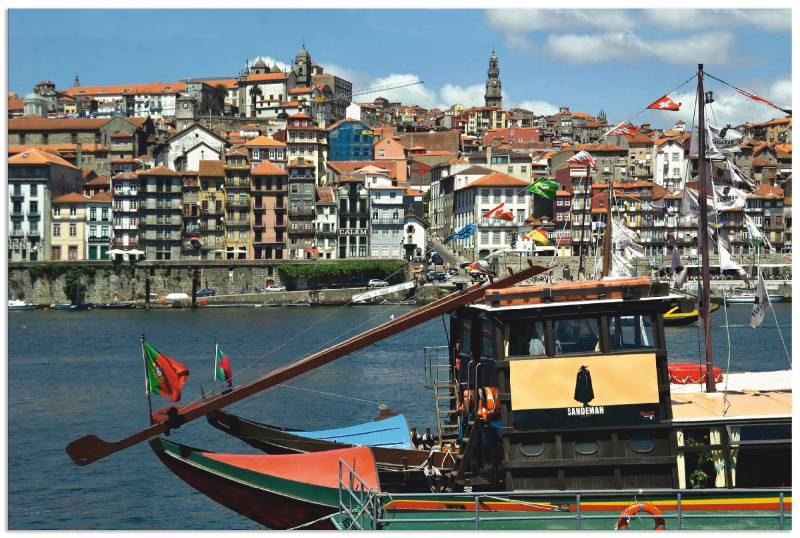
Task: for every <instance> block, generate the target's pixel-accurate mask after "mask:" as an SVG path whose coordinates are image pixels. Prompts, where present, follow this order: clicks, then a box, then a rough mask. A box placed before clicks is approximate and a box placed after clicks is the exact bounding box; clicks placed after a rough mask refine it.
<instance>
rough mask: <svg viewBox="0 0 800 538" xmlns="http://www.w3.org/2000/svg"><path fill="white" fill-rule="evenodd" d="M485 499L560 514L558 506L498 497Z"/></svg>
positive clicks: (490, 496)
mask: <svg viewBox="0 0 800 538" xmlns="http://www.w3.org/2000/svg"><path fill="white" fill-rule="evenodd" d="M485 497H486V498H487V499H494V500H495V501H501V502H510V503H516V504H521V505H523V506H530V507H532V508H541V509H542V510H544V511H548V512H558V511H559V508H558V506H554V505H552V504H539V503H533V502H530V501H520V500H515V499H512V498H510V497H499V496H497V495H486V496H485Z"/></svg>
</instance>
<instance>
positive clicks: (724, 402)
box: [706, 299, 731, 417]
mask: <svg viewBox="0 0 800 538" xmlns="http://www.w3.org/2000/svg"><path fill="white" fill-rule="evenodd" d="M722 309H723V310H724V311H725V336H726V337H727V338H728V363H727V365H726V366H725V389H724V390H723V391H722V416H723V417H724V416H725V415H726V414H727V413H728V409H730V407H731V402H730V401H728V381H729V380H730V373H731V330H730V327H729V325H728V301H726V300H725V299H723V300H722ZM709 317H710V316H709ZM709 321H710V320H709ZM706 375H707V376H708V375H709V372H708V371H706ZM710 375H714V372H713V370H712V371H711V373H710Z"/></svg>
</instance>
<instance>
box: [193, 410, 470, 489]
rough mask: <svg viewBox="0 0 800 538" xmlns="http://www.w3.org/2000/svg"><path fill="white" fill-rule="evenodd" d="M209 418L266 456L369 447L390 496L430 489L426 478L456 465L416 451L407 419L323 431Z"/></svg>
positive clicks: (218, 414)
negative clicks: (399, 492)
mask: <svg viewBox="0 0 800 538" xmlns="http://www.w3.org/2000/svg"><path fill="white" fill-rule="evenodd" d="M206 419H207V420H208V422H209V424H211V425H212V426H214V427H215V428H217V429H219V430H222V431H223V432H225V433H227V434H229V435H233V436H234V437H238V438H239V439H241V440H242V441H244V442H245V443H247V444H249V445H250V446H252V447H255V448H257V449H259V450H263V451H264V452H266V453H267V454H302V453H310V452H320V451H328V450H334V449H339V448H343V447H353V446H368V447H370V448H372V451H373V454H374V456H375V461H376V465H377V467H378V472H379V474H380V476H381V483H382V484H383V485H384V488H385V489H386V490H387V491H415V490H416V491H419V488H420V487H422V488H425V489H428V488H429V487H430V486H431V484H430V483H429V480H428V478H427V476H428V474H430V473H434V474H437V473H438V475H441V474H445V473H447V472H449V471H452V470H453V468H454V467H455V465H456V458H455V454H453V453H450V452H443V451H439V450H435V451H432V450H416V449H414V447H413V445H412V444H411V439H410V437H409V434H408V423H407V422H406V419H405V417H404V416H403V415H397V416H394V417H390V418H387V419H384V420H379V421H373V422H368V423H365V424H357V425H354V426H348V427H344V428H336V429H331V430H321V431H299V430H287V429H284V428H279V427H276V426H270V425H268V424H262V423H260V422H255V421H252V420H248V419H244V418H241V417H237V416H236V415H232V414H230V413H227V412H225V411H215V412H214V413H211V414H209V415H207V416H206ZM434 468H435V470H434ZM434 485H435V484H434Z"/></svg>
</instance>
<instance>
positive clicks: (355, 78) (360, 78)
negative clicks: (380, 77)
mask: <svg viewBox="0 0 800 538" xmlns="http://www.w3.org/2000/svg"><path fill="white" fill-rule="evenodd" d="M320 65H321V66H322V67H323V69H324V70H325V72H326V73H331V74H333V75H336V76H337V77H341V78H343V79H345V80H346V81H348V82H350V83H352V84H353V91H358V90H366V89H368V88H367V85H368V84H369V81H370V76H369V75H367V74H365V73H362V72H360V71H356V70H355V69H350V68H348V67H344V66H341V65H339V64H335V63H327V62H320Z"/></svg>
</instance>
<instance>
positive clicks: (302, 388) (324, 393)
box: [279, 383, 381, 404]
mask: <svg viewBox="0 0 800 538" xmlns="http://www.w3.org/2000/svg"><path fill="white" fill-rule="evenodd" d="M279 386H280V387H283V388H287V389H296V390H305V391H308V392H315V393H317V394H322V395H324V396H335V397H337V398H346V399H348V400H356V401H358V402H364V403H376V404H379V403H381V402H379V401H377V400H365V399H364V398H356V397H355V396H345V395H344V394H336V393H334V392H325V391H322V390H314V389H308V388H305V387H296V386H294V385H287V384H286V383H281V384H280V385H279Z"/></svg>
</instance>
